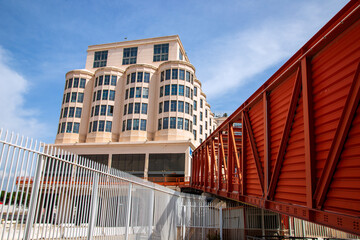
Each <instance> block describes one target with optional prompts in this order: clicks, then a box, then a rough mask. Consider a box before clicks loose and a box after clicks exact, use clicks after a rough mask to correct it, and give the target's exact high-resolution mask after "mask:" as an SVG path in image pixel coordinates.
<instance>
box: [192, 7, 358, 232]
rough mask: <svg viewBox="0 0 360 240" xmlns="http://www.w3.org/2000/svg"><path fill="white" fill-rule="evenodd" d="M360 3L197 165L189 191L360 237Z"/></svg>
mask: <svg viewBox="0 0 360 240" xmlns="http://www.w3.org/2000/svg"><path fill="white" fill-rule="evenodd" d="M359 74H360V1H350V2H349V3H348V4H347V5H346V6H345V7H344V8H343V9H342V10H341V11H340V12H339V13H338V14H337V15H336V16H335V17H334V18H333V19H331V20H330V21H329V22H328V23H327V24H326V25H325V26H324V27H323V28H322V29H321V30H320V31H319V32H318V33H316V34H315V36H313V37H312V38H311V39H310V40H309V41H308V42H307V43H306V44H305V45H304V46H303V47H302V48H301V49H300V50H299V51H298V52H296V53H295V54H294V55H293V56H292V57H291V58H290V59H289V60H288V61H287V62H286V63H285V64H284V65H283V66H282V67H281V68H280V69H279V70H278V71H277V72H276V73H275V74H274V75H273V76H272V77H271V78H270V79H268V80H267V81H266V82H265V83H264V84H263V85H262V86H261V87H260V88H259V89H258V90H257V91H256V92H255V93H254V94H252V96H251V97H250V98H249V99H247V100H246V101H245V102H244V103H243V104H242V105H241V106H240V107H239V108H238V109H237V110H236V111H235V112H234V113H233V114H232V115H231V116H229V117H228V118H227V120H226V121H225V122H223V123H222V124H221V125H220V126H219V127H218V128H217V129H216V130H215V131H214V132H213V133H212V134H211V135H210V136H209V137H208V138H207V139H206V140H205V141H204V142H203V143H202V144H201V145H200V146H199V147H198V148H197V149H196V150H195V151H194V152H193V155H192V158H193V161H192V178H191V183H190V187H191V188H193V189H198V190H201V191H203V192H207V193H211V194H213V195H217V196H221V197H224V198H227V199H232V200H236V201H241V202H245V203H248V204H251V205H255V206H257V207H260V208H263V209H268V210H272V211H276V212H279V213H281V214H285V215H288V216H294V217H297V218H301V219H305V220H308V221H311V222H314V223H319V224H323V225H327V226H330V227H332V228H335V229H339V230H343V231H347V232H351V233H354V234H358V235H360V107H359V99H360V75H359Z"/></svg>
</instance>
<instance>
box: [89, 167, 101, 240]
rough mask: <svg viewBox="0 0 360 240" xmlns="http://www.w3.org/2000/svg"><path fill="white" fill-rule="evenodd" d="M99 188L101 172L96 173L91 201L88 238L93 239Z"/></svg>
mask: <svg viewBox="0 0 360 240" xmlns="http://www.w3.org/2000/svg"><path fill="white" fill-rule="evenodd" d="M98 190H99V174H98V173H95V174H94V182H93V187H92V197H91V203H90V219H89V229H88V237H87V239H88V240H91V239H92V236H93V232H94V228H95V224H96V221H95V220H96V215H97V209H98V208H97V205H98V203H97V202H98Z"/></svg>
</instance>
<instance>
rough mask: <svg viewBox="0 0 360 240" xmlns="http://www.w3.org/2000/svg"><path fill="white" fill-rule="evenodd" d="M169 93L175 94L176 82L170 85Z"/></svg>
mask: <svg viewBox="0 0 360 240" xmlns="http://www.w3.org/2000/svg"><path fill="white" fill-rule="evenodd" d="M171 95H177V85H176V84H172V85H171Z"/></svg>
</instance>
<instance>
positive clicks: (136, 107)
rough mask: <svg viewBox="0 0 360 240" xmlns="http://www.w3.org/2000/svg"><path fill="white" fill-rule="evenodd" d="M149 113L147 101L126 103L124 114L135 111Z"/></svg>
mask: <svg viewBox="0 0 360 240" xmlns="http://www.w3.org/2000/svg"><path fill="white" fill-rule="evenodd" d="M140 109H141V114H147V110H148V104H147V103H129V104H125V105H124V115H126V114H133V113H140Z"/></svg>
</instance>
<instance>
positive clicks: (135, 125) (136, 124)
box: [133, 119, 139, 130]
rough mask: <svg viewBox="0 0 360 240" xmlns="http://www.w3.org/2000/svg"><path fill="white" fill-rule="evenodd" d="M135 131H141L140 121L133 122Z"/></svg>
mask: <svg viewBox="0 0 360 240" xmlns="http://www.w3.org/2000/svg"><path fill="white" fill-rule="evenodd" d="M133 130H139V119H134V120H133Z"/></svg>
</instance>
